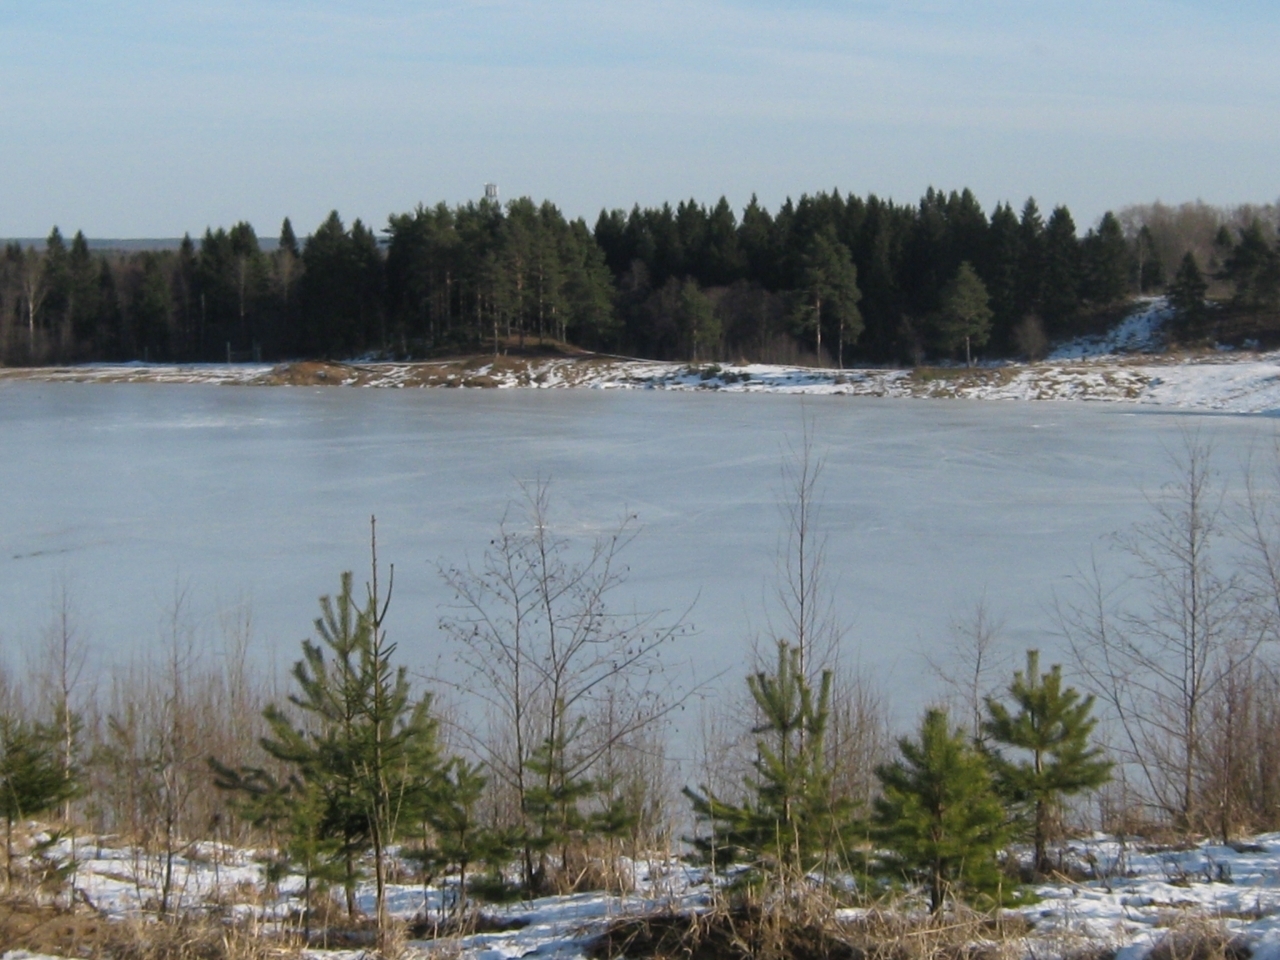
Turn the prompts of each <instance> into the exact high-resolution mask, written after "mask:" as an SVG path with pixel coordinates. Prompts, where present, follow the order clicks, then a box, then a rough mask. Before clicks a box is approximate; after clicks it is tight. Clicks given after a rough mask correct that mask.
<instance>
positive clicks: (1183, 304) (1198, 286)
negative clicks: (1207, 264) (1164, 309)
mask: <svg viewBox="0 0 1280 960" xmlns="http://www.w3.org/2000/svg"><path fill="white" fill-rule="evenodd" d="M1208 289H1209V284H1208V282H1207V281H1206V280H1205V278H1204V274H1202V273H1201V272H1200V264H1199V263H1198V262H1197V261H1196V255H1195V254H1194V253H1192V252H1191V251H1190V250H1188V251H1187V252H1186V253H1185V254H1183V255H1182V262H1181V263H1180V264H1178V272H1177V273H1176V274H1174V277H1173V283H1172V284H1170V285H1169V306H1171V307H1173V310H1174V314H1175V315H1176V318H1177V325H1178V328H1179V330H1180V331H1181V332H1182V334H1183V336H1188V335H1191V336H1194V335H1196V334H1198V333H1199V332H1200V328H1201V324H1202V323H1203V321H1204V315H1205V305H1204V295H1205V293H1206V291H1208Z"/></svg>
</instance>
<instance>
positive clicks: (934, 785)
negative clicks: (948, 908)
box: [873, 710, 1005, 913]
mask: <svg viewBox="0 0 1280 960" xmlns="http://www.w3.org/2000/svg"><path fill="white" fill-rule="evenodd" d="M898 748H899V750H900V751H901V754H902V756H901V757H900V758H899V759H898V760H896V761H894V762H893V763H890V764H884V765H882V766H880V767H879V768H877V770H876V776H877V777H879V779H880V784H881V787H882V789H883V795H882V796H880V797H878V798H877V799H876V801H875V813H874V821H873V823H874V836H875V838H876V839H877V840H878V842H879V843H880V844H882V845H883V846H884V847H885V848H887V854H886V857H887V861H886V865H887V866H888V867H889V868H890V869H891V870H894V871H895V872H898V873H899V874H900V875H902V876H904V877H905V878H906V879H908V880H911V881H915V882H918V883H921V884H923V885H924V886H925V887H926V888H927V889H928V891H929V904H930V907H931V909H932V910H933V912H934V913H939V912H941V910H942V908H943V905H944V904H945V902H946V899H947V898H948V897H949V896H950V897H957V896H959V897H965V898H967V899H973V898H975V897H979V896H982V895H987V896H989V895H991V894H994V893H996V892H997V891H998V890H999V885H1000V871H999V867H998V864H997V862H996V855H997V853H998V852H999V850H1000V849H1001V847H1002V846H1003V844H1004V841H1005V828H1004V820H1005V814H1004V808H1003V807H1002V806H1001V803H1000V800H999V798H998V797H997V795H996V793H995V790H994V788H993V785H992V782H991V775H990V773H989V772H988V768H987V763H986V760H985V759H984V758H983V757H982V755H981V754H979V753H978V752H977V751H976V750H975V749H974V748H973V747H972V746H971V745H970V744H969V742H968V739H967V738H966V737H965V735H964V733H963V732H961V731H959V730H956V731H952V730H951V729H949V726H948V722H947V714H946V712H945V711H943V710H929V711H928V712H927V713H926V714H925V717H924V721H923V723H921V725H920V737H919V739H918V740H912V739H910V738H908V737H904V738H903V739H901V740H899V741H898Z"/></svg>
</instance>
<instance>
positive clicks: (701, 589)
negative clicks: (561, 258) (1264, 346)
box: [0, 382, 1280, 721]
mask: <svg viewBox="0 0 1280 960" xmlns="http://www.w3.org/2000/svg"><path fill="white" fill-rule="evenodd" d="M1277 389H1280V388H1277ZM805 418H810V419H812V421H813V424H814V431H815V435H816V438H817V447H818V450H819V452H820V454H821V455H822V457H823V458H824V459H825V461H826V465H825V470H824V474H823V480H822V489H823V497H822V499H823V503H822V510H821V517H820V524H821V527H820V528H821V531H822V533H823V534H824V536H825V537H826V538H827V556H828V563H827V572H828V575H829V579H830V586H831V590H832V596H833V598H834V601H835V609H836V613H837V615H838V617H839V619H840V621H841V622H842V623H843V624H844V625H845V626H846V627H847V633H846V636H845V639H844V644H843V651H844V656H845V659H846V662H851V663H858V664H860V665H861V666H862V667H863V668H864V669H866V670H869V671H870V672H871V673H872V675H873V677H874V678H875V679H877V680H879V681H880V682H881V683H882V684H883V688H884V690H885V691H886V693H887V695H888V698H889V699H890V701H891V703H892V704H893V705H894V709H895V714H896V718H897V719H898V720H899V721H910V720H911V719H913V718H914V716H915V714H916V711H917V710H918V708H919V706H920V705H921V704H922V703H923V702H925V701H926V700H928V699H929V698H931V697H933V696H934V695H935V694H936V693H937V687H936V685H934V683H933V681H932V679H931V677H930V676H929V674H928V671H927V670H926V669H925V668H924V665H923V660H922V658H921V652H922V651H924V650H931V651H933V652H934V653H935V654H936V653H938V652H939V651H945V647H946V645H947V644H948V643H949V642H950V640H949V638H950V632H949V626H948V625H949V622H950V621H951V620H952V619H954V618H956V617H957V616H962V615H964V613H965V612H966V611H967V610H969V609H971V608H972V606H973V605H974V603H976V602H977V601H978V600H979V598H981V597H982V596H984V595H985V596H986V599H987V602H988V604H989V606H990V607H991V608H992V609H993V610H994V611H995V612H996V613H997V614H999V615H1002V616H1004V617H1005V619H1006V625H1007V629H1006V631H1005V637H1006V640H1007V643H1008V647H1009V649H1010V652H1011V653H1012V654H1014V655H1015V656H1020V654H1021V649H1022V647H1024V646H1029V645H1036V646H1040V647H1042V648H1043V649H1044V650H1045V659H1046V661H1052V659H1053V658H1054V657H1058V658H1059V659H1060V658H1061V656H1060V654H1061V647H1060V645H1059V644H1058V641H1057V640H1056V639H1055V638H1054V637H1053V636H1052V629H1051V628H1052V626H1053V621H1052V617H1051V616H1050V615H1049V614H1048V612H1047V608H1048V607H1049V606H1050V605H1051V603H1052V602H1053V599H1054V596H1055V594H1061V593H1062V592H1063V591H1069V590H1070V589H1071V587H1070V582H1069V581H1070V578H1071V576H1072V575H1073V573H1075V572H1076V571H1077V569H1078V568H1079V567H1081V566H1084V565H1087V564H1088V563H1089V560H1090V555H1091V552H1092V551H1097V552H1098V553H1099V556H1100V557H1101V558H1102V560H1103V561H1104V562H1106V561H1107V558H1108V550H1109V541H1108V540H1107V537H1108V535H1109V534H1111V533H1113V532H1115V531H1118V530H1123V529H1125V528H1126V527H1127V526H1128V525H1129V524H1131V523H1132V522H1133V521H1134V520H1136V519H1138V518H1140V517H1142V516H1144V515H1146V512H1147V510H1148V505H1147V502H1146V500H1145V496H1146V494H1148V493H1151V492H1153V491H1155V490H1157V489H1158V487H1159V485H1160V484H1161V483H1162V482H1165V481H1166V480H1168V479H1170V478H1171V477H1172V476H1173V474H1174V470H1173V468H1172V466H1171V464H1170V459H1169V458H1170V451H1171V450H1176V449H1177V448H1178V447H1179V445H1180V444H1181V443H1182V436H1183V433H1184V432H1185V431H1187V430H1194V431H1200V432H1201V433H1202V434H1203V435H1204V437H1205V438H1206V439H1212V440H1213V442H1214V443H1215V445H1216V449H1217V456H1218V459H1219V462H1220V464H1221V466H1222V468H1223V473H1224V477H1226V478H1228V479H1229V480H1231V482H1232V483H1234V484H1235V485H1236V487H1237V489H1238V487H1239V477H1238V470H1237V465H1238V464H1239V463H1240V462H1241V461H1242V460H1243V459H1244V458H1245V457H1246V456H1247V455H1248V454H1249V453H1250V451H1251V450H1254V448H1255V447H1256V448H1257V449H1258V450H1259V451H1261V452H1265V449H1266V447H1267V445H1268V444H1269V443H1270V440H1271V437H1272V422H1271V421H1270V420H1269V419H1267V418H1256V417H1239V416H1221V415H1193V414H1185V413H1178V412H1163V411H1160V410H1155V409H1149V408H1142V407H1133V406H1122V405H1112V404H1088V405H1081V404H1027V403H1002V404H992V403H972V402H956V401H946V402H942V401H920V400H896V401H895V400H874V399H869V398H864V399H855V398H843V397H824V396H817V397H808V398H804V397H795V396H787V395H781V396H780V395H759V396H731V395H726V394H723V393H719V392H692V393H681V392H666V391H641V392H618V391H597V390H565V391H506V390H502V391H499V390H484V391H481V390H469V391H445V390H422V391H418V390H415V391H391V390H341V389H333V388H313V389H312V388H306V389H284V388H256V387H245V388H234V389H227V388H223V389H217V388H210V387H205V386H192V385H154V384H141V385H106V384H74V383H35V382H0V450H3V451H4V456H3V457H0V490H2V491H3V497H0V608H2V609H3V610H4V611H5V616H4V618H3V621H2V622H0V649H3V651H4V655H5V656H6V657H7V659H8V660H9V662H10V663H11V664H14V665H21V663H22V662H23V658H24V656H25V650H28V649H30V648H31V647H32V646H33V645H34V644H35V643H36V641H37V639H38V637H39V635H40V631H41V629H42V627H43V626H44V624H46V623H47V622H48V620H49V618H50V601H51V593H52V591H53V589H54V586H55V583H56V582H57V581H58V580H59V579H60V578H61V579H63V580H65V582H66V583H67V584H68V587H69V592H70V594H71V597H72V599H73V601H74V603H75V606H76V608H77V612H78V621H79V624H80V630H81V633H82V635H83V636H85V637H86V638H88V641H89V643H90V645H91V647H92V649H93V651H94V654H95V656H94V664H93V665H92V668H93V669H95V670H96V669H105V668H106V667H107V666H109V665H110V664H111V663H118V662H125V661H128V660H129V659H130V658H131V657H135V656H146V655H149V654H151V653H154V651H155V650H156V649H157V645H158V644H159V642H160V641H161V640H162V638H163V637H164V635H165V631H166V630H167V629H168V628H167V627H166V626H165V623H166V612H167V611H168V610H169V609H171V607H172V606H173V603H174V597H175V593H182V592H183V591H185V593H186V598H187V601H186V602H187V603H188V612H189V617H188V618H187V619H186V620H184V621H183V622H182V627H183V629H184V630H186V629H189V630H190V631H191V633H192V635H193V636H194V637H195V638H196V640H197V641H198V643H199V644H200V645H201V646H202V647H203V648H204V649H207V650H213V649H214V643H213V641H214V640H215V639H216V637H217V635H218V633H219V630H220V629H221V628H220V620H219V610H220V609H221V610H222V611H224V612H225V611H226V610H227V609H228V608H230V607H233V606H234V605H235V604H237V603H238V602H241V601H244V602H247V603H248V604H250V605H251V607H252V611H253V620H254V636H255V647H254V650H253V656H254V657H255V660H256V662H259V663H275V664H277V665H279V666H287V665H288V664H290V663H291V662H292V661H293V660H294V659H296V657H297V656H298V643H299V641H300V640H301V639H302V638H303V637H305V636H307V635H308V634H309V631H310V626H311V621H312V619H313V618H314V616H315V612H316V610H317V606H316V599H317V597H318V596H319V595H320V594H321V593H327V592H332V591H334V590H336V589H337V586H338V575H339V573H340V572H341V571H342V570H345V569H351V570H354V571H356V574H357V577H358V578H360V577H363V576H364V575H365V570H366V569H367V555H368V554H367V543H368V523H369V516H370V514H377V516H378V520H379V543H380V555H381V557H382V560H383V562H384V563H390V562H394V563H395V565H396V593H395V599H394V601H393V604H392V608H391V615H390V619H389V623H388V627H389V629H390V631H391V634H392V636H393V638H394V639H395V640H397V641H398V642H399V644H400V648H399V650H400V656H401V657H403V658H404V661H405V662H407V663H408V664H409V665H410V666H411V667H412V668H413V669H414V670H415V671H423V672H434V671H436V670H439V671H442V672H444V673H446V674H448V673H449V671H451V670H454V669H455V668H454V666H453V664H452V651H451V650H450V649H449V648H448V647H447V646H446V645H445V643H444V640H443V637H442V635H441V633H440V631H439V629H438V621H439V618H440V616H441V615H442V613H444V612H447V604H448V602H449V600H450V597H449V595H448V593H447V592H446V591H445V590H444V589H443V587H442V585H441V583H440V580H439V577H438V574H437V564H438V563H445V564H464V563H466V562H467V561H468V559H470V560H471V561H478V560H479V558H480V555H481V553H482V552H483V550H484V549H485V546H486V544H487V543H488V541H489V539H490V537H491V536H492V535H493V533H494V531H495V528H496V525H497V522H498V520H499V518H500V517H501V515H502V514H503V511H504V510H505V509H507V507H508V505H509V503H510V501H511V500H512V498H513V497H516V496H518V482H519V481H529V480H534V479H537V478H549V479H550V480H551V482H552V489H553V499H554V508H555V510H556V522H557V524H558V527H557V529H558V530H559V531H561V532H563V533H565V534H567V535H569V536H573V537H583V538H585V537H590V536H593V535H595V534H597V533H600V532H602V531H607V530H609V529H611V528H612V526H613V525H614V523H615V522H616V521H617V519H618V518H619V516H620V515H621V514H622V513H623V512H624V511H633V512H635V513H636V514H638V516H639V520H640V522H641V524H642V526H643V531H642V533H641V536H640V537H639V539H638V540H637V541H636V542H635V543H634V544H633V545H632V547H631V548H630V549H629V551H628V555H627V560H628V562H629V565H630V569H631V580H630V582H629V584H628V586H627V588H626V589H625V590H624V591H623V592H622V593H621V594H619V596H618V598H617V602H618V604H619V606H629V605H631V604H636V605H639V606H641V607H643V608H653V607H660V608H665V609H669V610H672V611H676V612H678V611H683V610H684V609H686V608H687V607H689V606H690V605H691V604H692V605H693V609H692V612H691V614H690V620H691V621H692V622H693V623H694V624H695V625H696V628H697V635H696V637H695V638H693V639H692V640H690V641H687V642H685V643H683V644H681V645H680V646H678V647H676V648H673V649H672V651H671V654H670V657H671V662H672V664H673V666H674V667H676V668H677V669H676V671H675V672H676V673H677V674H678V675H679V676H680V677H681V678H682V681H684V682H686V683H688V682H691V681H690V678H694V677H696V678H698V679H700V680H701V679H706V678H711V677H716V676H720V675H723V680H722V682H723V683H726V684H732V685H733V686H734V687H735V688H737V687H738V686H739V685H740V684H741V682H742V674H743V673H744V671H745V669H746V666H745V665H746V662H747V660H748V657H749V651H750V649H751V645H752V643H753V642H754V641H756V640H757V639H759V638H761V637H765V636H767V635H768V633H769V630H770V623H769V619H768V617H769V614H768V611H769V601H770V600H771V598H772V596H773V589H772V584H773V583H774V582H775V581H776V565H775V560H776V557H777V555H778V550H779V544H780V541H781V539H782V534H783V528H782V523H781V519H780V514H779V510H778V500H779V497H780V495H781V492H782V488H783V482H782V478H781V476H780V472H779V467H780V464H781V463H782V461H783V459H784V458H785V457H786V456H787V451H788V449H789V448H790V447H792V446H794V444H796V443H797V442H798V440H799V437H800V435H801V430H802V423H803V421H804V419H805ZM774 620H775V622H777V618H776V610H775V617H774Z"/></svg>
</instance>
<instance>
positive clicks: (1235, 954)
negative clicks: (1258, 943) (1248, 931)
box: [1146, 913, 1252, 960]
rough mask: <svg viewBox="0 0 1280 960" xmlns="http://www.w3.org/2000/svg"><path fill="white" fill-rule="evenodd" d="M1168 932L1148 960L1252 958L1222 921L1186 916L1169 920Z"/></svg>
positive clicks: (1217, 918) (1246, 947)
mask: <svg viewBox="0 0 1280 960" xmlns="http://www.w3.org/2000/svg"><path fill="white" fill-rule="evenodd" d="M1168 928H1169V929H1168V932H1167V933H1165V934H1164V936H1162V937H1161V938H1160V939H1159V940H1158V941H1157V942H1156V945H1155V946H1154V947H1152V948H1151V950H1150V952H1149V953H1148V954H1147V956H1146V960H1248V958H1249V957H1250V955H1251V954H1252V950H1250V948H1249V945H1248V944H1247V943H1245V942H1244V941H1243V940H1242V939H1241V938H1239V937H1236V936H1233V935H1232V934H1231V931H1230V930H1228V929H1227V925H1226V923H1225V922H1224V921H1223V919H1222V918H1220V917H1207V916H1205V915H1204V914H1200V913H1186V914H1182V915H1181V916H1179V917H1177V918H1176V919H1170V920H1168Z"/></svg>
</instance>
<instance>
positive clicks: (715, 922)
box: [587, 905, 1236, 960]
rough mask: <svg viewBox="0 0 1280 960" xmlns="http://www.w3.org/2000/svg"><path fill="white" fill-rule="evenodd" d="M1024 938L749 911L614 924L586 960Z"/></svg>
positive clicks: (982, 920) (855, 951) (827, 952)
mask: <svg viewBox="0 0 1280 960" xmlns="http://www.w3.org/2000/svg"><path fill="white" fill-rule="evenodd" d="M1026 931H1027V926H1026V923H1025V921H1022V920H1021V919H1020V918H1019V919H1014V920H1012V921H1009V920H1005V921H1001V920H997V919H994V918H992V917H989V916H987V915H985V914H980V913H974V912H970V911H965V910H960V911H958V912H956V913H954V914H950V915H948V916H945V917H933V916H927V915H926V916H920V915H918V914H914V913H907V912H902V911H898V910H884V911H879V910H873V911H869V912H868V913H867V914H866V915H865V916H863V917H861V918H859V919H856V920H844V921H841V920H836V919H835V918H834V917H833V916H832V915H831V914H829V913H828V914H827V915H826V916H820V915H814V914H811V913H808V912H807V911H801V912H800V913H798V914H797V913H794V912H793V911H790V910H784V911H781V912H780V911H770V910H764V909H761V908H760V907H759V906H756V905H753V906H746V907H737V908H734V909H732V910H713V911H710V912H707V913H663V914H658V915H653V916H648V917H631V918H626V919H621V920H618V921H616V922H615V923H613V924H612V925H611V926H610V928H609V929H608V930H607V931H606V932H605V933H604V934H602V935H601V936H600V937H598V938H597V939H596V940H595V941H593V942H592V943H591V944H590V945H589V946H588V949H587V955H588V956H590V957H592V958H593V960H619V958H622V957H628V958H631V960H1012V958H1013V957H1014V956H1015V949H1014V947H1013V944H1012V941H1013V939H1015V938H1017V937H1020V936H1022V935H1024V934H1025V933H1026ZM1165 960H1168V958H1165ZM1173 960H1183V958H1173ZM1194 960H1207V958H1194ZM1228 960H1236V958H1228Z"/></svg>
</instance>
